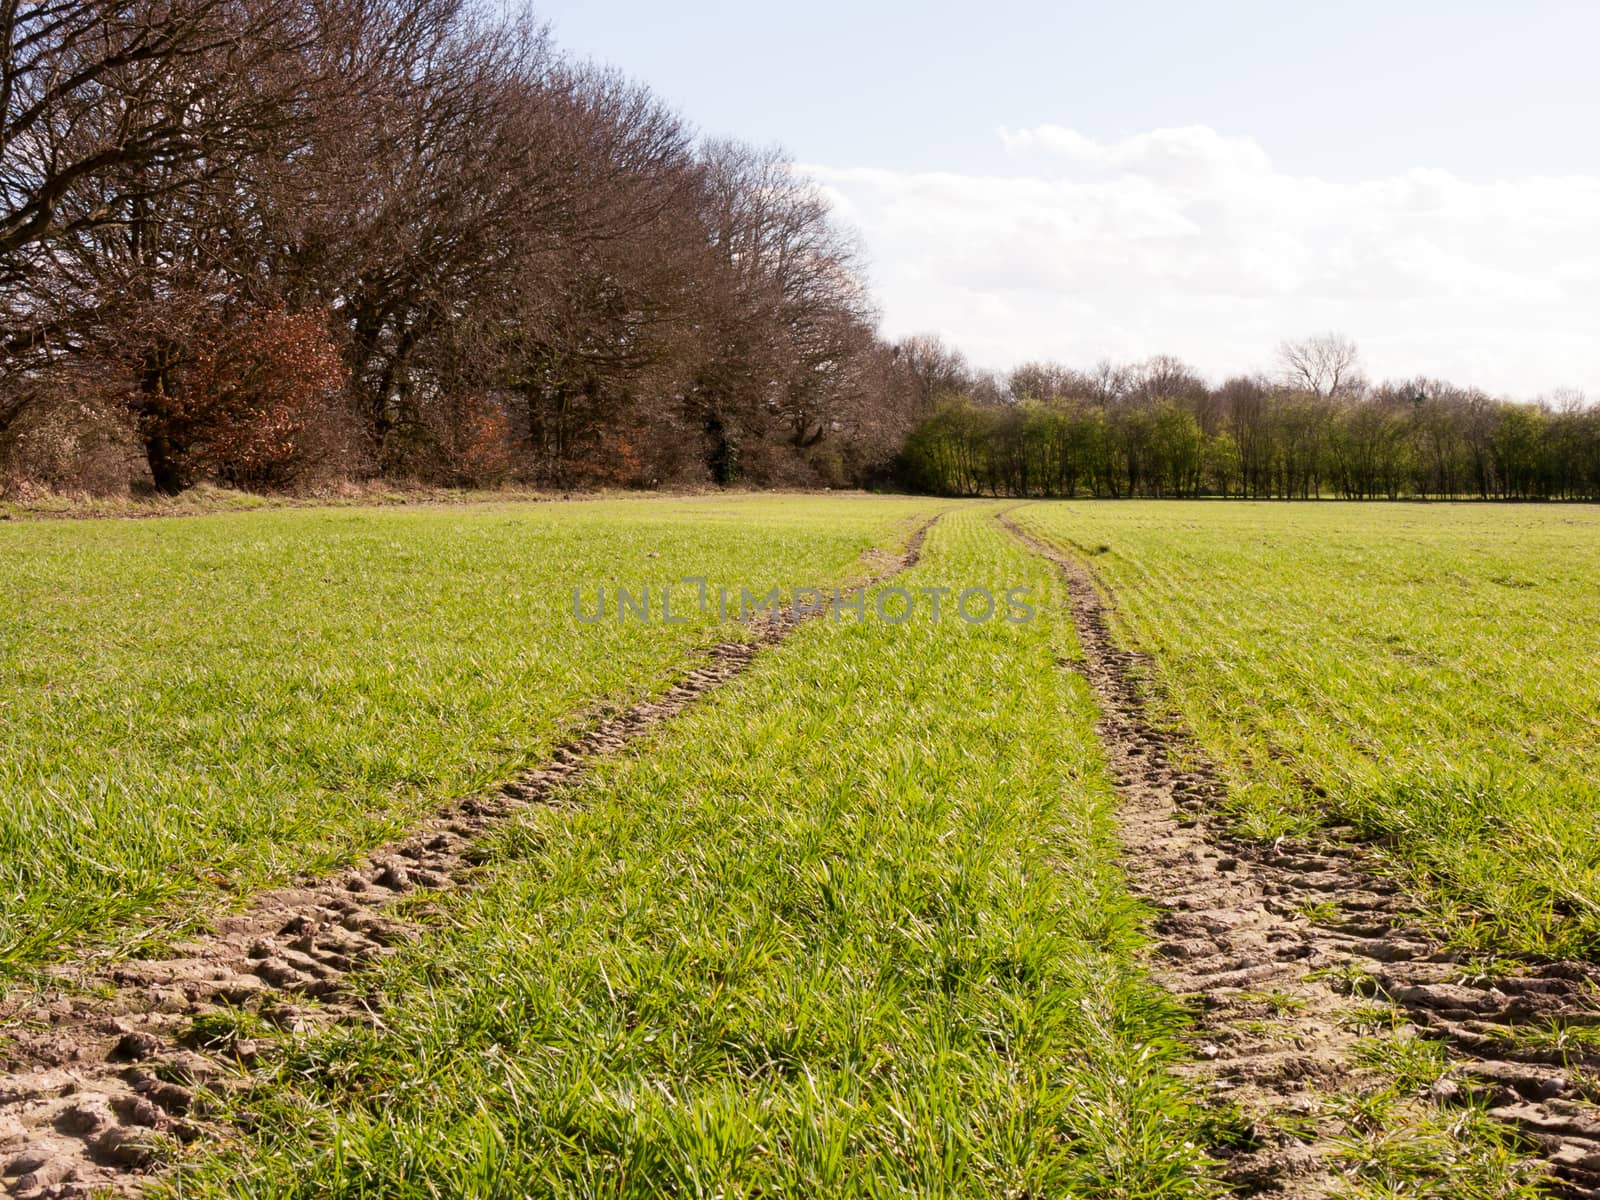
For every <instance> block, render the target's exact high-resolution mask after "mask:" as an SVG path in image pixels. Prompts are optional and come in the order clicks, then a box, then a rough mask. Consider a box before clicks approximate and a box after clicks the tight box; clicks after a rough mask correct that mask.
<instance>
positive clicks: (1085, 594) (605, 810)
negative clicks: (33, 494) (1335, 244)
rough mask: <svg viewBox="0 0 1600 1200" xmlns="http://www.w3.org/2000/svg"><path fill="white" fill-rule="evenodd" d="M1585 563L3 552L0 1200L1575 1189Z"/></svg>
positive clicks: (1470, 537) (1029, 522) (1587, 1160)
mask: <svg viewBox="0 0 1600 1200" xmlns="http://www.w3.org/2000/svg"><path fill="white" fill-rule="evenodd" d="M1597 526H1600V518H1597V517H1595V516H1594V515H1593V514H1591V512H1590V511H1589V510H1587V509H1572V508H1554V507H1551V508H1527V507H1503V506H1492V507H1491V506H1483V507H1470V506H1462V507H1454V506H1406V507H1400V506H1384V507H1378V506H1370V507H1367V506H1357V505H1334V504H1328V505H1319V504H1306V505H1253V504H1252V505H1246V504H1235V505H1220V504H1205V503H1193V504H1190V503H1174V502H1128V503H1123V504H1093V503H1055V502H1049V503H1046V502H1037V503H1028V504H1017V503H1013V502H944V501H917V500H911V499H879V498H864V497H856V496H835V497H825V498H824V497H810V498H797V497H743V498H657V499H639V500H627V501H620V500H619V501H604V502H585V503H579V504H545V505H536V504H488V505H471V506H460V507H455V508H450V507H442V506H441V507H436V508H435V507H430V508H426V509H422V510H416V511H413V510H364V509H359V508H352V509H342V510H313V509H305V510H290V511H270V512H255V513H234V514H228V515H221V516H213V517H197V518H184V519H162V520H151V521H144V522H132V521H73V522H65V521H41V522H36V523H18V524H13V525H7V526H0V550H3V551H4V558H3V560H0V561H3V562H4V563H5V571H4V574H3V576H0V587H3V588H4V589H5V592H6V597H7V599H6V608H5V610H4V612H5V619H6V622H7V624H6V625H5V627H4V638H5V640H4V642H3V644H0V655H3V659H0V661H3V662H4V666H5V674H4V682H3V687H4V691H3V693H0V715H3V717H4V721H5V724H4V726H3V734H0V737H3V741H0V898H3V901H4V904H3V908H0V948H3V949H0V954H3V958H0V969H3V971H4V973H3V974H0V1187H3V1188H4V1189H5V1190H6V1191H7V1192H9V1193H10V1194H13V1195H16V1196H19V1197H21V1196H26V1197H37V1196H67V1195H87V1194H90V1193H92V1192H93V1191H94V1190H95V1189H106V1190H109V1191H111V1192H113V1193H117V1194H130V1193H134V1192H138V1191H140V1190H146V1191H148V1192H150V1193H151V1194H156V1195H170V1196H175V1197H176V1196H184V1197H193V1196H207V1197H223V1196H252V1197H322V1196H350V1197H355V1196H386V1197H387V1196H396V1197H411V1196H415V1197H425V1196H481V1197H490V1196H550V1197H558V1196H559V1197H590V1196H593V1197H598V1196H609V1197H641V1198H642V1197H656V1196H685V1197H691V1196H692V1197H740V1196H743V1197H756V1196H761V1197H771V1196H795V1197H801V1196H804V1197H810V1196H821V1197H833V1196H839V1197H855V1196H860V1197H869V1196H870V1197H885V1196H907V1197H911V1196H917V1197H931V1196H942V1197H967V1196H971V1197H979V1196H1016V1197H1044V1196H1073V1197H1077V1196H1083V1197H1108V1198H1112V1197H1117V1198H1128V1200H1132V1198H1149V1200H1156V1198H1178V1197H1193V1198H1201V1197H1214V1196H1221V1195H1251V1196H1277V1197H1285V1198H1288V1200H1310V1198H1311V1197H1329V1196H1348V1197H1359V1198H1365V1200H1395V1198H1398V1197H1419V1198H1422V1197H1427V1198H1438V1200H1452V1198H1455V1197H1462V1198H1465V1200H1491V1198H1493V1200H1524V1198H1526V1200H1533V1198H1534V1197H1538V1196H1558V1197H1569V1196H1581V1195H1590V1194H1593V1193H1594V1189H1595V1188H1596V1187H1597V1186H1600V1119H1597V1115H1596V1110H1595V1108H1594V1106H1593V1101H1594V1100H1595V1099H1596V1098H1597V1097H1600V1073H1597V1068H1600V1039H1596V1038H1595V1037H1594V1036H1593V1033H1594V1030H1595V1029H1597V1028H1600V999H1597V997H1600V988H1597V982H1600V966H1597V963H1596V959H1597V957H1600V944H1597V942H1596V932H1597V930H1600V918H1597V916H1596V909H1595V906H1596V905H1597V904H1600V882H1597V871H1596V859H1595V857H1594V855H1595V851H1594V846H1595V844H1596V837H1595V835H1596V832H1597V830H1596V829H1595V823H1596V812H1597V811H1600V809H1597V806H1596V800H1597V797H1596V794H1595V784H1594V782H1593V780H1594V779H1595V777H1596V776H1595V770H1596V767H1597V766H1600V763H1597V761H1596V759H1597V757H1600V739H1597V737H1596V732H1597V726H1596V720H1597V713H1600V674H1597V671H1600V668H1597V665H1596V661H1595V656H1594V655H1593V653H1592V642H1593V637H1594V632H1593V631H1594V630H1595V629H1596V628H1597V627H1600V623H1597V621H1596V617H1597V616H1600V613H1597V612H1596V611H1595V610H1596V608H1597V607H1600V601H1596V599H1595V584H1596V583H1597V582H1600V579H1597V578H1596V577H1597V576H1600V557H1597V556H1596V555H1595V553H1594V552H1593V550H1592V549H1591V547H1592V545H1593V543H1594V540H1595V534H1596V533H1597V532H1600V528H1597ZM684 579H691V580H702V579H703V580H704V581H705V588H706V591H705V595H707V596H709V597H710V602H709V603H708V604H707V605H706V606H705V608H704V610H702V609H701V607H699V606H698V605H696V604H692V603H685V604H684V605H683V607H682V608H677V607H676V605H677V604H678V600H677V597H678V596H679V595H682V596H683V597H684V599H685V600H689V599H690V598H692V597H694V596H695V595H696V589H697V588H698V586H699V585H698V584H692V585H684V587H685V590H684V591H683V592H681V593H680V592H677V591H675V592H674V593H673V594H674V597H675V599H674V605H675V608H674V612H675V613H676V614H678V615H679V616H681V617H682V618H684V619H683V620H681V622H680V621H672V622H669V621H667V620H665V619H662V618H663V616H664V614H662V613H661V611H660V609H659V608H658V607H657V608H652V610H651V614H650V619H622V618H619V617H618V615H617V612H616V611H615V608H614V607H613V610H612V611H611V612H609V613H607V614H605V615H604V616H600V617H599V618H598V619H596V600H597V593H598V590H599V589H601V588H604V589H606V590H607V593H608V594H609V595H610V596H611V598H612V599H613V601H614V600H615V588H616V587H617V586H618V585H621V586H624V587H628V588H630V589H632V590H633V591H635V592H637V590H638V588H639V587H640V586H642V585H644V584H646V583H649V584H652V585H660V584H666V583H673V582H674V581H680V580H684ZM846 582H848V583H850V584H851V585H852V586H856V585H859V586H860V588H861V589H862V590H861V591H859V592H855V593H849V594H847V595H844V596H835V597H833V600H834V603H832V604H829V603H827V602H826V600H825V598H822V597H820V596H819V595H818V594H817V593H815V592H809V591H806V589H814V588H827V587H835V586H838V585H841V584H844V583H846ZM574 585H578V586H579V587H580V600H581V603H580V605H579V607H578V609H577V611H576V612H575V611H574V609H573V603H572V602H573V596H572V589H573V587H574ZM772 588H777V589H779V592H780V593H781V596H782V599H783V601H784V603H781V604H780V605H778V606H777V607H776V608H774V609H771V610H761V611H755V610H747V611H746V612H744V613H743V619H741V614H740V613H739V612H738V611H737V610H738V609H739V604H738V599H737V597H738V596H739V595H740V594H741V589H743V590H744V591H745V592H747V593H749V594H751V595H752V597H753V596H756V595H760V596H763V597H764V596H765V594H766V593H767V592H768V591H769V589H772ZM796 589H799V590H800V592H801V593H804V602H803V603H801V602H800V600H801V595H800V594H797V591H796ZM724 596H732V597H734V599H733V601H732V605H731V607H732V609H733V610H734V611H726V610H727V609H728V607H729V606H728V604H727V603H726V602H722V601H721V598H722V597H724ZM840 601H844V602H842V603H841V602H840ZM725 612H726V616H724V613H725Z"/></svg>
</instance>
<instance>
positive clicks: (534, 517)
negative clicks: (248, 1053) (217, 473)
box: [0, 499, 916, 976]
mask: <svg viewBox="0 0 1600 1200" xmlns="http://www.w3.org/2000/svg"><path fill="white" fill-rule="evenodd" d="M915 510H916V506H914V505H913V504H911V503H909V502H900V501H869V500H861V501H845V502H842V503H841V502H832V503H828V504H826V506H824V505H823V504H822V503H820V502H807V501H798V502H797V501H793V500H791V501H783V502H779V501H774V500H761V499H752V500H745V501H718V500H705V501H698V502H683V503H678V504H673V505H670V506H667V505H657V504H649V503H633V502H614V503H586V504H577V505H561V506H555V505H520V506H492V505H491V506H475V507H472V508H467V509H462V508H453V507H439V508H427V509H423V510H419V511H403V510H399V511H397V510H376V511H372V510H368V511H362V510H328V511H278V512H265V513H256V514H242V515H234V514H229V515H218V516H212V517H205V518H199V519H193V520H150V521H106V522H85V521H63V522H54V521H50V522H17V523H11V524H7V525H4V526H0V563H3V564H4V567H3V570H0V622H3V624H0V718H3V719H0V796H3V797H4V803H3V804H0V976H3V975H4V974H6V973H10V972H15V971H17V970H19V969H22V968H25V967H27V966H28V965H30V964H33V963H36V962H38V961H40V960H43V959H47V958H52V957H60V956H61V955H62V954H63V953H65V952H68V951H69V950H73V949H76V948H82V947H87V946H91V945H92V946H93V947H94V950H95V952H96V953H105V952H109V951H112V950H115V951H117V952H127V951H129V950H132V949H135V948H137V947H139V946H140V945H142V944H143V943H145V942H147V941H151V940H155V941H157V942H159V941H162V940H166V939H169V938H170V937H171V936H172V935H173V934H174V933H177V932H181V931H182V929H183V927H184V926H185V924H186V923H187V920H188V918H189V917H190V916H191V915H192V914H193V912H194V911H195V910H194V909H193V908H192V907H190V906H189V905H188V904H187V901H188V900H189V899H192V898H194V897H195V896H197V895H200V896H204V895H206V894H208V893H209V894H215V893H216V892H217V891H218V890H219V889H223V890H226V891H229V892H231V893H233V894H235V895H237V896H240V897H246V896H248V894H249V893H250V892H251V891H252V890H253V889H255V888H257V887H260V886H262V885H264V884H268V883H277V882H282V881H283V880H285V879H288V878H291V877H292V876H293V875H294V874H295V873H297V872H301V871H321V870H326V869H328V868H329V867H331V866H333V865H334V864H336V863H340V862H344V861H348V860H349V858H350V856H351V855H352V854H354V853H356V852H359V851H361V850H364V849H367V848H370V847H371V846H373V845H375V844H377V843H379V842H381V841H383V840H385V839H387V838H389V837H392V836H394V835H395V834H396V833H397V832H399V831H401V830H403V829H405V828H406V827H407V826H408V825H409V824H410V823H411V822H412V821H414V820H415V819H416V818H417V817H418V816H419V815H420V814H421V813H423V812H425V811H427V810H428V809H429V808H430V807H432V806H435V805H437V804H438V803H439V801H440V800H441V799H442V798H448V797H450V796H454V795H457V794H459V793H461V792H464V791H468V790H472V789H475V788H481V787H483V786H485V785H487V784H489V783H490V782H493V781H495V780H498V779H503V778H506V777H508V776H509V775H511V774H512V773H514V772H515V771H516V770H518V769H519V768H522V767H526V766H528V765H529V764H531V763H534V762H537V761H539V760H540V759H541V758H542V757H544V756H545V755H546V754H547V753H548V751H549V750H550V749H551V748H552V747H553V746H554V745H555V744H556V743H557V742H558V741H560V740H561V738H562V737H564V736H565V735H566V734H567V733H569V732H571V731H572V730H573V729H575V728H577V727H579V726H581V725H582V724H583V723H584V722H585V721H586V720H588V719H590V714H591V713H592V712H593V711H595V710H596V709H598V708H599V707H600V706H606V705H617V704H624V703H627V702H630V701H632V700H634V699H637V698H638V697H639V696H641V695H643V694H646V693H648V692H650V691H652V690H655V689H659V688H660V687H662V686H664V685H665V683H666V682H667V681H668V679H669V677H670V676H671V675H672V674H673V673H674V672H676V671H677V670H679V669H680V668H682V667H683V665H684V664H685V663H686V662H687V661H689V660H690V659H691V658H693V657H694V655H695V654H696V652H697V651H700V650H703V649H704V647H705V646H706V645H707V644H709V642H710V641H711V640H713V639H714V637H718V636H726V634H725V633H716V632H715V631H714V630H713V629H712V625H713V624H714V621H715V614H714V613H712V614H710V615H709V616H708V615H706V614H702V613H700V612H699V611H698V610H697V609H694V608H686V609H685V610H684V611H683V612H682V613H680V614H677V615H678V616H680V617H682V618H684V623H683V624H676V623H674V624H663V623H659V622H651V623H644V622H626V623H624V622H617V621H614V620H613V621H605V622H599V623H596V624H594V625H592V626H584V627H583V628H582V636H576V635H575V634H574V624H573V621H572V618H571V608H572V600H571V589H572V587H573V586H575V585H582V586H583V587H584V588H585V593H584V595H585V604H586V605H588V606H589V607H588V611H589V612H590V613H592V611H593V590H592V589H593V585H594V584H596V583H599V582H602V581H603V582H606V583H608V584H610V583H612V582H615V583H617V584H620V585H624V586H628V587H632V588H635V590H638V589H640V588H642V587H644V586H645V585H659V584H663V583H668V582H670V581H672V580H674V579H677V578H679V577H681V576H684V575H707V576H709V585H710V586H711V587H713V588H714V587H716V586H717V585H718V584H719V583H733V584H736V585H743V584H748V585H749V586H751V587H753V588H754V587H757V586H760V587H763V588H764V587H768V586H771V585H773V584H778V583H782V584H785V585H789V584H791V582H799V583H819V584H825V583H829V582H832V581H834V580H836V579H838V578H840V577H842V576H843V575H844V574H846V573H848V570H849V568H850V567H851V566H852V564H853V563H854V562H855V560H856V559H857V558H858V556H859V555H860V554H861V552H862V551H863V550H865V549H867V548H869V547H871V546H874V545H887V544H889V543H892V542H893V541H894V540H895V538H896V536H897V531H898V530H899V529H900V526H901V524H902V523H903V522H904V521H905V520H908V519H909V518H910V516H911V514H912V513H913V512H914V511H915Z"/></svg>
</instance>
